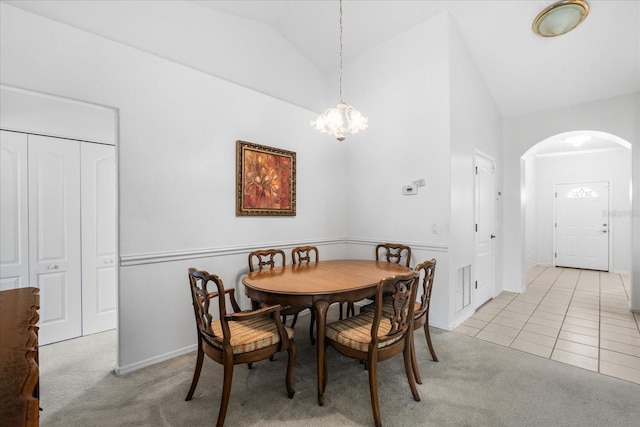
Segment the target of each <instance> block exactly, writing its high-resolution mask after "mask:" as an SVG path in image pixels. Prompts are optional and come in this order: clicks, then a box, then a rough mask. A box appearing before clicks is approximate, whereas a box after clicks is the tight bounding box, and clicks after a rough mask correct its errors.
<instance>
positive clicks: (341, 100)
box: [340, 0, 344, 103]
mask: <svg viewBox="0 0 640 427" xmlns="http://www.w3.org/2000/svg"><path fill="white" fill-rule="evenodd" d="M340 102H341V103H344V100H343V98H342V0H340Z"/></svg>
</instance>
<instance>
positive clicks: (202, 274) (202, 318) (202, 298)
mask: <svg viewBox="0 0 640 427" xmlns="http://www.w3.org/2000/svg"><path fill="white" fill-rule="evenodd" d="M210 283H213V284H214V285H215V289H212V290H209V289H208V287H209V284H210ZM189 287H190V288H191V299H192V300H193V312H194V314H195V316H196V326H197V329H198V337H199V338H203V339H204V340H206V341H209V342H210V343H211V342H213V341H218V342H220V343H228V342H229V341H230V339H231V334H230V332H229V325H228V324H227V321H226V319H225V315H226V314H227V309H226V301H225V299H226V298H225V295H226V294H227V293H229V294H231V297H233V291H234V289H228V290H227V291H225V289H224V285H223V283H222V279H220V278H219V277H218V276H216V275H215V274H209V273H208V272H206V271H204V270H197V269H195V268H190V269H189ZM216 300H217V301H216ZM212 303H213V304H214V305H215V304H216V303H217V304H218V312H219V313H220V323H221V326H222V336H218V335H216V333H215V332H214V331H213V328H212V327H211V324H212V322H213V316H212V315H211V312H210V306H211V304H212Z"/></svg>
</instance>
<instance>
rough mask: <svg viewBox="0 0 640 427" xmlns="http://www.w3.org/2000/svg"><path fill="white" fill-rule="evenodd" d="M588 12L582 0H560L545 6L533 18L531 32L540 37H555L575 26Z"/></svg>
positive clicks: (585, 3)
mask: <svg viewBox="0 0 640 427" xmlns="http://www.w3.org/2000/svg"><path fill="white" fill-rule="evenodd" d="M588 14H589V5H588V4H587V2H586V1H582V0H562V1H559V2H556V3H553V4H552V5H550V6H548V7H546V8H545V9H544V10H543V11H542V12H540V13H539V14H538V16H536V19H534V20H533V26H532V28H533V32H534V33H536V34H538V35H539V36H542V37H556V36H559V35H562V34H565V33H568V32H569V31H571V30H573V29H574V28H576V27H577V26H578V25H580V23H581V22H582V21H584V19H585V18H586V17H587V15H588Z"/></svg>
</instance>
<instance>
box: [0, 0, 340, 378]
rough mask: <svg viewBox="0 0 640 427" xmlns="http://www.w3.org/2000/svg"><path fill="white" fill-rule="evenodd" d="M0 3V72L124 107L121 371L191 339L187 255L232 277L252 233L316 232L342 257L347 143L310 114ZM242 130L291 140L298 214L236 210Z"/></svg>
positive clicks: (272, 140) (20, 82)
mask: <svg viewBox="0 0 640 427" xmlns="http://www.w3.org/2000/svg"><path fill="white" fill-rule="evenodd" d="M0 8H1V9H0V12H1V13H0V18H1V24H2V25H1V30H0V31H1V33H0V43H1V45H0V51H1V52H2V60H1V61H0V76H1V78H2V84H5V85H8V86H15V87H20V88H28V89H31V90H35V91H40V92H44V93H48V94H52V95H58V96H63V97H68V98H72V99H77V100H84V101H87V102H92V103H96V104H100V105H106V106H112V107H115V108H117V109H118V110H119V125H120V129H119V132H120V133H119V152H118V156H119V172H118V175H119V194H120V200H119V204H120V230H119V243H120V254H121V259H122V262H123V266H122V267H121V269H120V294H119V311H120V318H119V330H120V346H119V348H120V350H119V360H118V366H119V370H120V371H127V370H130V369H134V368H136V367H140V366H144V365H145V364H149V363H153V362H154V361H158V360H162V359H163V358H166V357H171V356H172V355H175V354H179V353H180V352H182V351H185V350H188V349H190V348H192V346H193V344H194V343H195V334H194V330H193V314H192V311H191V310H192V308H191V303H190V299H189V294H188V291H187V281H186V268H187V267H188V266H196V267H200V268H206V269H209V270H210V271H212V272H216V273H218V274H219V275H220V276H221V277H222V279H223V280H224V281H225V283H227V285H228V286H233V285H234V284H235V282H236V281H237V276H238V272H241V271H243V270H244V269H245V268H246V263H247V260H246V254H247V253H248V252H249V251H250V250H251V249H253V248H254V247H256V245H266V246H281V247H286V246H288V245H290V244H294V243H297V242H313V243H317V244H320V245H322V246H321V251H323V252H322V253H323V254H327V256H326V258H329V257H331V256H337V257H339V256H344V251H343V249H342V248H341V247H337V248H336V247H334V245H333V243H332V242H343V241H344V238H345V226H344V220H343V218H344V216H345V205H346V201H345V197H346V193H345V190H344V186H343V183H344V182H345V155H344V146H343V145H340V144H334V143H331V142H329V143H327V140H326V136H325V135H320V134H317V133H316V132H314V131H313V130H312V129H311V128H310V127H309V125H308V122H309V120H310V119H311V118H313V117H314V116H315V113H313V112H311V111H309V110H306V109H303V108H300V107H296V106H294V105H292V104H289V103H285V102H282V101H279V100H277V99H275V98H272V97H269V96H265V95H262V94H260V93H258V92H255V91H253V90H250V89H246V88H243V87H241V86H237V85H235V84H232V83H229V82H227V81H224V80H221V79H218V78H215V77H212V76H210V75H208V74H206V73H203V72H201V71H197V70H194V69H191V68H188V67H185V66H183V65H180V64H177V63H175V62H172V61H168V60H166V59H162V58H158V57H156V56H153V55H151V54H147V53H144V52H141V51H139V50H136V49H134V48H130V47H126V46H123V45H121V44H119V43H116V42H113V41H110V40H107V39H104V38H101V37H98V36H94V35H91V34H88V33H86V32H83V31H80V30H77V29H73V28H71V27H68V26H66V25H63V24H59V23H56V22H54V21H50V20H48V19H44V18H41V17H38V16H36V15H33V14H31V13H28V12H24V11H22V10H20V9H17V8H14V7H12V6H8V5H6V4H0ZM244 31H245V32H250V31H251V29H250V28H245V29H244ZM257 35H258V36H259V34H257ZM237 139H242V140H247V141H251V142H255V143H258V144H264V145H269V146H275V147H279V148H283V149H287V150H292V151H295V152H297V161H298V175H297V186H298V199H297V202H298V215H297V216H296V217H282V218H247V217H242V218H237V217H235V141H236V140H237ZM197 257H200V258H199V259H194V258H197ZM183 259H187V261H182V260H183Z"/></svg>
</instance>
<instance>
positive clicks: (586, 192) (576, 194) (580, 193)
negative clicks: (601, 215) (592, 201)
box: [567, 187, 598, 199]
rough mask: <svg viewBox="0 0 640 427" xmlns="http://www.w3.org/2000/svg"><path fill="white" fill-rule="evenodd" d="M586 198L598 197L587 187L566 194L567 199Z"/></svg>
mask: <svg viewBox="0 0 640 427" xmlns="http://www.w3.org/2000/svg"><path fill="white" fill-rule="evenodd" d="M587 197H598V193H596V192H595V191H593V190H592V189H591V188H589V187H578V188H574V189H573V190H570V191H569V192H568V193H567V198H568V199H584V198H587Z"/></svg>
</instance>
